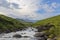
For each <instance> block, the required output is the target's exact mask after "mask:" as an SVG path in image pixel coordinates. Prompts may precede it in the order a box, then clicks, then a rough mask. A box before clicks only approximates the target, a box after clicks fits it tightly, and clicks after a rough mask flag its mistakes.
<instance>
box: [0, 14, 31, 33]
mask: <svg viewBox="0 0 60 40" xmlns="http://www.w3.org/2000/svg"><path fill="white" fill-rule="evenodd" d="M30 24H31V23H29V22H23V21H19V20H16V19H14V18H11V17H7V16H4V15H1V14H0V33H2V32H5V31H8V30H9V31H11V32H13V31H16V30H21V29H24V28H25V27H28V26H30Z"/></svg>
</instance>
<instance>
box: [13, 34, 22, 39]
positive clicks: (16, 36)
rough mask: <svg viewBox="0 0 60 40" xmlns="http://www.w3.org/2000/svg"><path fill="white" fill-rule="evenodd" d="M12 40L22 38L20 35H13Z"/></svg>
mask: <svg viewBox="0 0 60 40" xmlns="http://www.w3.org/2000/svg"><path fill="white" fill-rule="evenodd" d="M13 37H14V38H21V37H22V36H21V35H20V34H15V35H13Z"/></svg>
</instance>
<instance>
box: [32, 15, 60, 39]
mask: <svg viewBox="0 0 60 40" xmlns="http://www.w3.org/2000/svg"><path fill="white" fill-rule="evenodd" d="M47 23H52V24H53V25H55V28H51V29H50V30H49V32H50V33H52V34H55V35H57V37H59V38H60V15H58V16H55V17H51V18H47V19H44V20H40V21H37V22H36V23H34V24H33V26H34V27H37V26H40V25H44V24H47Z"/></svg>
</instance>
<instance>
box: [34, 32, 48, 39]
mask: <svg viewBox="0 0 60 40" xmlns="http://www.w3.org/2000/svg"><path fill="white" fill-rule="evenodd" d="M34 36H35V37H36V38H37V40H47V38H48V36H47V35H45V33H44V32H38V33H36V34H35V35H34Z"/></svg>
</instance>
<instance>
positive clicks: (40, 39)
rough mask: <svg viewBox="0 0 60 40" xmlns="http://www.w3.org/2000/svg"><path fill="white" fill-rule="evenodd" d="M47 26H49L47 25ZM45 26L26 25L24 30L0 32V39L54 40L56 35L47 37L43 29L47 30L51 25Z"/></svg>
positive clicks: (47, 34)
mask: <svg viewBox="0 0 60 40" xmlns="http://www.w3.org/2000/svg"><path fill="white" fill-rule="evenodd" d="M48 26H49V27H48ZM48 26H46V27H47V28H46V27H38V28H33V27H28V28H26V29H25V30H21V31H17V32H11V33H3V34H0V40H56V37H53V38H52V39H48V36H49V35H50V34H49V33H46V32H44V31H43V30H46V29H47V30H49V29H50V27H52V26H53V25H48Z"/></svg>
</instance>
